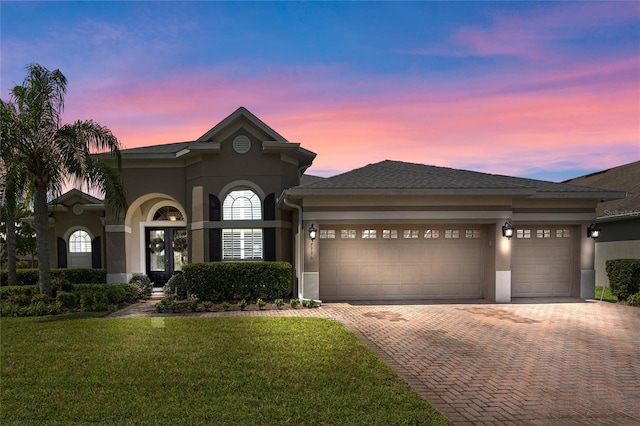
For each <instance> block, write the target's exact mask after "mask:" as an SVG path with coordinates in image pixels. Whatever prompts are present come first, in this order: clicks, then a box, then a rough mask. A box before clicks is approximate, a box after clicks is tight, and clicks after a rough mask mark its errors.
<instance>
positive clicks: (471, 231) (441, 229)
mask: <svg viewBox="0 0 640 426" xmlns="http://www.w3.org/2000/svg"><path fill="white" fill-rule="evenodd" d="M484 233H485V230H484V229H483V227H481V226H478V225H468V226H464V225H452V226H424V225H420V226H407V225H398V226H389V225H380V226H366V227H356V226H350V225H343V226H338V225H336V226H333V227H323V228H322V229H320V232H319V237H320V238H319V241H318V243H319V246H320V247H319V254H320V298H321V299H322V300H358V299H360V300H367V299H416V298H418V299H429V298H433V299H435V298H481V297H482V274H483V255H482V248H483V241H484Z"/></svg>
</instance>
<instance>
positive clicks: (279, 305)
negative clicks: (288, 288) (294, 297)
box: [273, 299, 284, 309]
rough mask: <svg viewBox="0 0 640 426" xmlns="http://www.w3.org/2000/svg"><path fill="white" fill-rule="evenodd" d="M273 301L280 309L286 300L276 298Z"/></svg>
mask: <svg viewBox="0 0 640 426" xmlns="http://www.w3.org/2000/svg"><path fill="white" fill-rule="evenodd" d="M273 303H275V305H276V308H278V309H282V308H283V306H284V300H282V299H276V300H274V301H273Z"/></svg>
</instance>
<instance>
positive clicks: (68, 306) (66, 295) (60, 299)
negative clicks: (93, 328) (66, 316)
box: [56, 291, 78, 311]
mask: <svg viewBox="0 0 640 426" xmlns="http://www.w3.org/2000/svg"><path fill="white" fill-rule="evenodd" d="M56 302H57V303H58V304H59V305H60V308H61V309H62V310H66V311H70V310H72V309H76V308H77V307H78V298H77V297H76V295H75V293H70V292H67V291H59V292H58V294H57V295H56Z"/></svg>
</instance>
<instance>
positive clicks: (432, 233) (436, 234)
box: [424, 229, 440, 239]
mask: <svg viewBox="0 0 640 426" xmlns="http://www.w3.org/2000/svg"><path fill="white" fill-rule="evenodd" d="M424 237H425V238H427V239H430V238H433V239H435V238H440V230H439V229H425V230H424Z"/></svg>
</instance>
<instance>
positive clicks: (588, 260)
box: [579, 223, 596, 299]
mask: <svg viewBox="0 0 640 426" xmlns="http://www.w3.org/2000/svg"><path fill="white" fill-rule="evenodd" d="M588 227H589V223H583V224H582V226H580V228H579V229H580V298H581V299H593V298H594V297H596V271H595V250H596V249H595V247H596V243H595V240H594V239H593V238H591V237H588V236H587V228H588Z"/></svg>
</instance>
